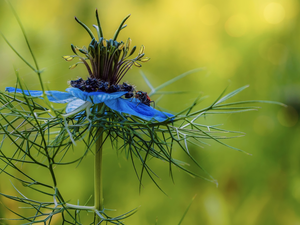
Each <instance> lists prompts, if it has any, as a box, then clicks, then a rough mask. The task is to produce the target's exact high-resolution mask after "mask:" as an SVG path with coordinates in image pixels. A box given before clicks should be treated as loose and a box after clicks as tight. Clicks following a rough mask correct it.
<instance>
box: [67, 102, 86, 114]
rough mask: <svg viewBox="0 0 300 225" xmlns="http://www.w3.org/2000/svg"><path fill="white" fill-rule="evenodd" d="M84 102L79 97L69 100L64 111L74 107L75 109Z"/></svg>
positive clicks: (71, 109) (69, 110) (70, 110)
mask: <svg viewBox="0 0 300 225" xmlns="http://www.w3.org/2000/svg"><path fill="white" fill-rule="evenodd" d="M84 103H85V101H83V100H81V99H76V100H74V101H72V102H70V103H69V104H68V105H67V108H66V113H69V112H72V111H74V110H75V109H77V108H78V107H80V106H81V105H83V104H84Z"/></svg>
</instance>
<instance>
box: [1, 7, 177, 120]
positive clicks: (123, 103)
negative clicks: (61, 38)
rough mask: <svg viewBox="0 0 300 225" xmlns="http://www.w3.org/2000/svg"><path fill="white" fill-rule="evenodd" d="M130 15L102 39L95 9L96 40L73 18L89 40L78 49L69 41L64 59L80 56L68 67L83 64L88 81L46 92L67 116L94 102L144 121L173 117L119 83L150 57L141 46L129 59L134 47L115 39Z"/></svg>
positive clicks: (142, 94) (39, 94)
mask: <svg viewBox="0 0 300 225" xmlns="http://www.w3.org/2000/svg"><path fill="white" fill-rule="evenodd" d="M129 16H130V15H129ZM129 16H127V17H126V18H125V19H124V20H123V21H122V22H121V24H120V26H119V28H118V29H117V31H116V33H115V35H114V37H113V39H110V40H106V39H104V38H103V33H102V29H101V26H100V21H99V17H98V13H97V11H96V18H97V23H98V25H93V26H94V28H96V30H97V34H98V41H97V40H96V38H95V36H94V34H93V33H92V31H91V30H90V29H89V28H88V27H87V26H86V25H85V24H83V23H82V22H81V21H79V20H78V19H77V18H76V17H75V20H76V21H77V22H78V23H79V24H81V25H82V26H83V27H84V28H85V30H86V31H87V32H88V33H89V35H90V37H91V38H92V41H91V42H90V44H89V46H88V48H86V47H82V48H79V47H77V46H74V45H73V44H72V45H71V48H72V51H73V53H74V55H67V56H63V58H64V59H65V60H66V61H71V60H73V59H74V58H79V62H77V63H75V64H74V65H72V66H70V69H74V68H75V67H76V66H77V65H78V64H84V65H85V67H86V68H87V71H88V78H87V80H84V79H82V78H80V79H78V80H73V81H71V82H70V84H71V86H72V87H70V88H67V89H66V91H67V92H60V91H46V92H45V94H46V96H47V98H48V100H49V101H50V102H54V103H68V105H67V107H66V113H67V114H66V115H76V114H77V113H79V112H80V111H82V110H84V109H89V108H90V107H92V106H93V105H94V104H100V103H104V104H105V105H106V106H107V107H109V108H110V109H112V110H115V111H118V112H120V113H126V114H129V115H132V116H137V117H139V118H141V119H144V120H147V121H150V120H153V121H158V122H163V121H165V120H168V119H169V120H172V117H173V115H172V114H169V113H166V112H161V111H158V110H156V109H154V108H152V107H151V106H150V102H152V101H151V100H150V98H149V96H148V95H147V93H146V92H142V91H138V92H137V91H136V90H135V88H134V87H133V86H132V85H130V84H127V83H123V84H120V82H121V80H122V78H123V77H124V75H125V74H126V72H127V71H128V70H129V69H130V68H131V67H132V66H133V65H135V66H136V67H141V66H142V65H141V62H147V61H149V58H146V57H144V55H145V53H144V50H145V48H144V46H142V47H141V48H140V51H139V53H138V55H137V57H135V58H133V59H128V57H130V56H131V55H133V54H134V52H135V50H136V46H134V47H133V48H132V49H131V50H130V45H131V39H130V38H129V39H128V40H127V42H126V44H125V43H124V42H123V41H121V42H118V41H117V40H116V39H117V37H118V35H119V32H120V31H121V30H122V29H123V28H125V27H126V25H124V23H125V21H126V20H127V19H128V18H129ZM82 55H83V56H82ZM6 91H8V92H15V93H24V94H25V95H28V96H33V97H42V96H43V92H42V91H36V90H34V91H26V90H22V89H18V88H12V87H8V88H6ZM137 93H138V94H137ZM66 115H65V116H66Z"/></svg>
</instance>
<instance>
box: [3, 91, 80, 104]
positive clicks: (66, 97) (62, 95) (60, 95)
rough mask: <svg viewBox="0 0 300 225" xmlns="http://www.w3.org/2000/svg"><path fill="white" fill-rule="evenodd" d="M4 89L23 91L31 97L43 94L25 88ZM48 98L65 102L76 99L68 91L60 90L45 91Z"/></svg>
mask: <svg viewBox="0 0 300 225" xmlns="http://www.w3.org/2000/svg"><path fill="white" fill-rule="evenodd" d="M5 91H8V92H16V93H21V94H22V93H23V91H24V93H25V95H28V96H33V97H42V96H43V92H42V91H27V90H23V91H22V89H20V88H13V87H7V88H6V89H5ZM45 93H46V95H47V97H48V99H49V101H50V102H54V103H67V102H71V101H73V100H75V99H76V97H74V96H73V95H71V94H70V93H67V92H61V91H45Z"/></svg>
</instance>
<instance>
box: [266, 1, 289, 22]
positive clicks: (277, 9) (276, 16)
mask: <svg viewBox="0 0 300 225" xmlns="http://www.w3.org/2000/svg"><path fill="white" fill-rule="evenodd" d="M264 16H265V19H266V21H267V22H268V23H271V24H278V23H280V22H281V21H282V20H283V19H284V17H285V9H284V8H283V6H282V5H281V4H279V3H275V2H272V3H269V4H268V5H267V6H266V7H265V9H264Z"/></svg>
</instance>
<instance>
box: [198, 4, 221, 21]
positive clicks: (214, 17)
mask: <svg viewBox="0 0 300 225" xmlns="http://www.w3.org/2000/svg"><path fill="white" fill-rule="evenodd" d="M199 17H200V20H201V22H202V23H203V24H204V25H207V26H212V25H215V24H216V23H218V21H219V19H220V12H219V10H218V8H217V7H215V6H214V5H212V4H206V5H204V6H202V7H201V8H200V10H199Z"/></svg>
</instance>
